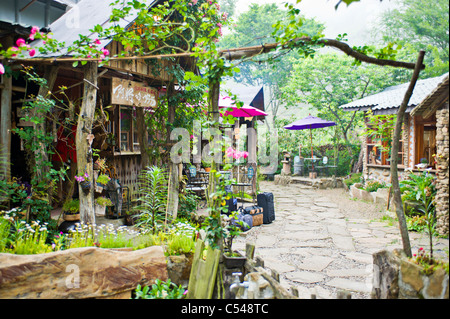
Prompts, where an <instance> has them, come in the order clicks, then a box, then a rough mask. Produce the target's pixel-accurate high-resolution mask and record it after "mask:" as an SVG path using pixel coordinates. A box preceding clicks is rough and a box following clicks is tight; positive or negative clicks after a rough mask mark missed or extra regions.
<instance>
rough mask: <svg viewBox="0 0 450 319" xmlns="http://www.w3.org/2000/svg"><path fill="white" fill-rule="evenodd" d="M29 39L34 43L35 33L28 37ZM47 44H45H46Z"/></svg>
mask: <svg viewBox="0 0 450 319" xmlns="http://www.w3.org/2000/svg"><path fill="white" fill-rule="evenodd" d="M28 39H30V40H31V41H33V40H34V33H31V34H30V35H29V36H28ZM44 44H45V43H44Z"/></svg>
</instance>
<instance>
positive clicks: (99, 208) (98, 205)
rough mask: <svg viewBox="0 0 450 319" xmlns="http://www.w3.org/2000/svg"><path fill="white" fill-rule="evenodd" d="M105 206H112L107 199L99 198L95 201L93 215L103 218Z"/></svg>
mask: <svg viewBox="0 0 450 319" xmlns="http://www.w3.org/2000/svg"><path fill="white" fill-rule="evenodd" d="M106 206H113V203H112V201H111V200H110V199H109V198H106V197H103V196H100V197H97V198H96V199H95V215H98V216H105V210H106Z"/></svg>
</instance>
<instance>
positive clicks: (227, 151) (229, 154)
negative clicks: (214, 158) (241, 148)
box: [226, 146, 234, 157]
mask: <svg viewBox="0 0 450 319" xmlns="http://www.w3.org/2000/svg"><path fill="white" fill-rule="evenodd" d="M226 154H227V157H234V149H233V148H232V147H231V146H230V147H229V148H227V150H226Z"/></svg>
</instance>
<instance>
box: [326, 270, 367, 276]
mask: <svg viewBox="0 0 450 319" xmlns="http://www.w3.org/2000/svg"><path fill="white" fill-rule="evenodd" d="M371 274H372V272H370V271H369V269H360V268H352V269H329V270H327V275H328V276H330V277H367V276H370V275H371Z"/></svg>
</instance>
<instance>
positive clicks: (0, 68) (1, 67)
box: [0, 63, 5, 74]
mask: <svg viewBox="0 0 450 319" xmlns="http://www.w3.org/2000/svg"><path fill="white" fill-rule="evenodd" d="M0 74H5V67H4V66H3V64H1V63H0Z"/></svg>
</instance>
